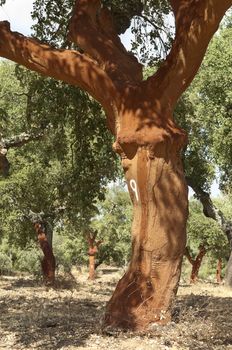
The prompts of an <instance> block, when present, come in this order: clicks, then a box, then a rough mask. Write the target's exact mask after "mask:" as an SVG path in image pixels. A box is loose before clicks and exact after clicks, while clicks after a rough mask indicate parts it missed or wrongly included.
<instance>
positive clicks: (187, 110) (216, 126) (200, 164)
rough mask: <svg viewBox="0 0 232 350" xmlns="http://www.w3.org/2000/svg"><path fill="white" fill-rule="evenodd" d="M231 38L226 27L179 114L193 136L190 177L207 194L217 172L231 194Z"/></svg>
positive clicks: (188, 152)
mask: <svg viewBox="0 0 232 350" xmlns="http://www.w3.org/2000/svg"><path fill="white" fill-rule="evenodd" d="M231 35H232V29H231V28H229V27H226V28H225V27H222V29H221V30H220V31H219V33H218V34H217V35H216V36H215V37H214V38H213V40H212V42H211V44H210V45H209V48H208V51H207V54H206V56H205V59H204V61H203V63H202V66H201V69H200V70H199V73H198V74H197V76H196V77H195V79H194V81H193V83H192V85H191V86H190V88H189V89H188V90H187V91H186V93H185V94H184V95H183V96H182V98H181V100H180V102H179V104H178V106H177V108H176V111H175V117H176V120H177V121H178V123H179V124H180V125H181V126H182V127H183V128H185V129H186V130H187V131H188V134H189V145H188V146H187V148H186V151H185V153H184V162H185V171H186V176H187V177H189V178H191V181H192V182H194V183H195V185H198V186H200V187H201V188H204V189H206V190H208V189H209V187H210V184H211V183H212V180H213V178H214V177H215V169H218V170H219V173H220V186H221V188H222V189H224V190H227V191H230V188H231V184H232V172H231V169H232V167H231V164H232V142H231V140H232V134H231V130H232V122H231V121H232V114H231V113H232V108H231V106H232V105H231V101H232V93H231V91H232V89H231V87H232V78H231V77H232V68H231V67H232V44H231ZM222 52H223V54H222Z"/></svg>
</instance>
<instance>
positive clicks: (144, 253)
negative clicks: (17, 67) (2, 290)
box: [0, 0, 232, 329]
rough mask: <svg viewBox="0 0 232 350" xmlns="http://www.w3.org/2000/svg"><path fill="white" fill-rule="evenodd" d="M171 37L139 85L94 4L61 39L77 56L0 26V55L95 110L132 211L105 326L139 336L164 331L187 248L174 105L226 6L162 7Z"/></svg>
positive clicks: (223, 1)
mask: <svg viewBox="0 0 232 350" xmlns="http://www.w3.org/2000/svg"><path fill="white" fill-rule="evenodd" d="M170 3H171V6H172V7H173V11H174V15H175V21H176V37H175V40H174V42H173V47H172V49H171V51H170V54H169V55H168V57H167V59H166V61H165V62H164V63H163V65H162V66H161V67H160V68H159V70H158V71H157V72H156V73H155V74H154V75H153V76H151V77H150V78H148V79H147V80H146V81H143V80H142V67H141V65H140V64H139V63H138V61H137V60H136V58H135V57H132V55H131V54H129V53H128V52H127V51H126V49H125V48H124V47H123V45H122V44H121V42H120V39H119V38H118V36H117V34H116V32H115V30H114V27H113V22H112V21H111V18H110V13H109V11H108V10H106V9H105V8H104V7H103V6H101V1H100V0H91V1H90V0H78V1H76V2H75V6H74V11H73V17H72V19H71V21H70V27H69V39H70V40H71V41H73V42H74V43H76V44H78V46H79V47H81V48H82V49H83V51H84V54H80V53H79V52H76V51H71V50H55V49H54V48H51V47H49V46H48V45H44V44H41V43H39V42H38V41H36V40H34V39H28V38H25V37H24V36H22V35H20V34H18V33H12V32H11V31H10V27H9V24H8V23H7V22H1V23H0V55H1V56H3V57H6V58H8V59H11V60H13V61H15V62H18V63H20V64H23V65H24V66H26V67H27V68H29V69H32V70H35V71H37V72H39V73H42V74H44V75H48V76H51V77H53V78H55V79H60V80H63V81H65V82H67V83H70V84H73V85H78V86H80V87H81V88H84V89H85V90H86V91H88V92H89V93H90V94H91V95H92V96H93V97H94V98H96V99H97V100H98V101H99V102H100V103H101V104H102V106H103V108H104V109H105V111H106V114H107V121H108V125H109V127H110V130H111V131H112V133H113V134H114V135H115V139H116V141H115V143H114V149H115V151H116V152H118V153H119V154H120V156H121V159H122V165H123V168H124V172H125V176H126V179H127V184H128V188H129V191H130V194H131V198H132V202H133V205H134V221H133V227H132V260H131V263H130V265H129V269H128V271H127V273H126V274H125V276H124V277H123V278H122V279H121V280H120V281H119V283H118V285H117V287H116V290H115V292H114V294H113V296H112V298H111V300H110V302H109V304H108V305H107V312H106V317H105V324H106V325H108V326H109V325H111V326H114V327H123V328H131V329H137V328H146V327H147V326H148V325H149V324H150V323H152V322H167V321H168V320H169V319H170V317H169V311H170V307H171V303H172V300H173V297H174V295H175V293H176V291H177V286H178V282H179V277H180V270H181V262H182V257H183V253H184V248H185V241H186V220H187V214H188V208H187V207H188V205H187V186H186V183H185V179H184V173H183V169H182V164H181V157H180V151H181V148H182V147H183V146H184V145H185V144H186V140H187V137H186V135H185V132H184V131H183V130H181V129H180V128H178V126H177V125H176V124H175V122H174V120H173V110H174V107H175V104H176V102H177V100H178V99H179V97H180V96H181V94H182V93H183V91H184V90H185V89H186V88H187V87H188V85H189V84H190V82H191V81H192V79H193V78H194V76H195V74H196V72H197V69H198V68H199V65H200V64H201V61H202V59H203V57H204V54H205V51H206V48H207V46H208V43H209V41H210V39H211V37H212V36H213V34H214V32H215V31H216V30H217V28H218V25H219V22H220V20H221V18H222V16H223V14H224V13H225V11H226V10H227V9H228V8H229V6H230V5H231V4H232V0H220V1H219V0H201V1H196V0H193V1H189V0H170Z"/></svg>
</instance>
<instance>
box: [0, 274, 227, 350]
mask: <svg viewBox="0 0 232 350" xmlns="http://www.w3.org/2000/svg"><path fill="white" fill-rule="evenodd" d="M121 273H122V271H121ZM120 276H121V274H120V271H117V270H116V269H113V268H105V269H103V270H102V271H101V272H100V273H99V276H98V278H97V279H96V280H95V281H94V282H90V281H88V280H87V277H86V273H83V272H78V271H74V272H73V273H72V275H69V276H66V277H64V276H63V277H61V276H60V277H58V279H57V282H56V288H48V287H45V286H42V285H41V283H39V282H38V281H35V279H33V278H32V277H29V276H24V277H19V276H18V277H4V276H1V277H0V349H9V350H16V349H28V350H31V349H41V350H42V349H43V350H46V349H61V350H62V349H65V350H66V349H67V350H71V349H79V350H82V349H83V350H106V349H107V350H117V349H119V350H124V349H125V350H152V349H154V350H164V349H170V350H174V349H175V350H187V349H189V350H201V349H202V350H211V349H215V350H223V349H227V350H229V349H231V350H232V291H231V290H229V289H226V288H225V287H224V286H222V285H217V284H213V283H203V282H199V283H197V284H196V285H194V286H190V285H187V284H183V283H181V284H180V288H179V291H178V296H177V300H176V305H175V308H174V320H173V322H171V323H169V324H168V325H167V326H157V325H154V326H152V328H151V329H150V330H149V331H148V332H146V333H139V332H138V333H130V332H126V333H125V332H124V333H123V332H108V333H103V332H102V330H101V319H102V317H103V314H104V307H105V305H106V302H107V301H108V300H109V297H110V295H111V293H112V291H113V289H114V288H115V285H116V283H117V281H118V279H119V278H120Z"/></svg>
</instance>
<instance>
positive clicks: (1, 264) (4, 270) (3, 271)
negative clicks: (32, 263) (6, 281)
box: [0, 250, 13, 275]
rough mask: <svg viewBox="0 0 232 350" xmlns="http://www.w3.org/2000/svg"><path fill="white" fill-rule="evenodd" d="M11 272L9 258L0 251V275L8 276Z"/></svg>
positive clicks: (11, 267)
mask: <svg viewBox="0 0 232 350" xmlns="http://www.w3.org/2000/svg"><path fill="white" fill-rule="evenodd" d="M12 270H13V266H12V260H11V258H10V257H9V256H8V255H7V254H6V253H3V252H2V251H1V250H0V275H9V274H11V273H12Z"/></svg>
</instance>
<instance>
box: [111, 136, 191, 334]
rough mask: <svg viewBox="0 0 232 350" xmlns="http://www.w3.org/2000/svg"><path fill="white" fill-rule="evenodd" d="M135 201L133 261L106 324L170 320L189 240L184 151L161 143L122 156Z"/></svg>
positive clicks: (135, 325)
mask: <svg viewBox="0 0 232 350" xmlns="http://www.w3.org/2000/svg"><path fill="white" fill-rule="evenodd" d="M122 164H123V167H124V171H125V176H126V179H127V183H128V189H129V191H130V195H131V198H132V201H133V205H134V221H133V225H132V259H131V263H130V265H129V269H128V271H127V272H126V274H125V275H124V276H123V278H122V279H121V280H120V281H119V283H118V285H117V287H116V290H115V292H114V294H113V296H112V298H111V300H110V301H109V304H108V305H107V311H106V318H105V322H106V324H107V325H111V326H114V327H122V328H130V329H142V328H146V327H147V326H148V324H150V323H151V322H164V323H166V322H167V321H168V320H170V314H169V310H170V306H171V303H172V300H173V298H174V296H175V294H176V291H177V287H178V282H179V278H180V272H181V263H182V257H183V252H184V249H185V243H186V231H185V227H186V220H187V212H188V199H187V186H186V184H185V179H184V175H183V169H182V165H181V161H180V157H179V152H178V151H177V149H176V148H175V146H174V145H171V144H169V142H167V143H160V144H158V145H156V147H155V148H154V149H153V150H152V152H151V150H149V149H148V148H146V147H139V149H138V150H137V153H136V155H135V156H134V158H133V159H131V160H129V159H128V158H123V159H122Z"/></svg>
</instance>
